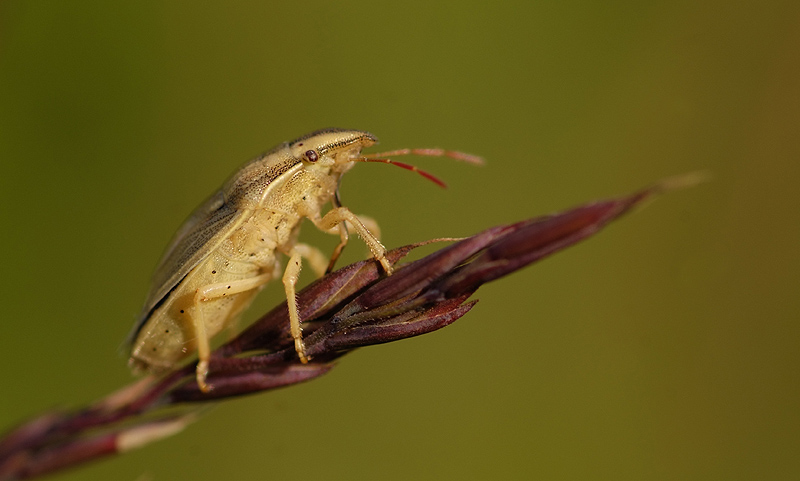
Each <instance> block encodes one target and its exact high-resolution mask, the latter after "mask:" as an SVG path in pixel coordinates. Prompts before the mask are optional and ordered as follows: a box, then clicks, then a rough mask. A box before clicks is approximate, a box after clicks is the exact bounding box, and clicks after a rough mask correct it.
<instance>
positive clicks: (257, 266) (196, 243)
mask: <svg viewBox="0 0 800 481" xmlns="http://www.w3.org/2000/svg"><path fill="white" fill-rule="evenodd" d="M376 142H377V139H376V138H375V137H374V136H373V135H372V134H370V133H368V132H363V131H358V130H345V129H326V130H320V131H317V132H313V133H311V134H309V135H306V136H304V137H301V138H299V139H297V140H294V141H292V142H288V143H284V144H281V145H279V146H277V147H276V148H274V149H272V150H271V151H269V152H267V153H265V154H263V155H261V156H259V157H257V158H255V159H253V160H252V161H250V162H248V163H247V164H245V165H244V166H243V167H242V168H240V169H239V171H238V172H236V173H235V174H234V175H233V176H232V177H231V178H230V179H229V180H228V181H227V182H226V183H225V185H223V187H222V188H221V189H220V190H219V191H218V192H216V193H215V194H214V195H212V196H211V197H210V198H209V199H208V200H206V201H205V202H204V203H203V204H202V205H200V207H198V208H197V209H196V210H195V211H194V213H192V215H191V216H190V217H189V219H188V220H186V222H185V223H184V224H183V226H182V227H181V228H180V229H179V230H178V232H177V233H176V234H175V237H174V238H173V240H172V242H171V243H170V245H169V247H168V248H167V251H166V253H165V254H164V256H163V257H162V259H161V262H160V263H159V265H158V267H157V269H156V272H155V275H154V277H153V284H152V287H151V290H150V293H149V294H148V296H147V301H146V302H145V305H144V308H143V310H142V315H141V317H140V320H139V322H137V323H136V325H135V326H134V328H133V330H132V332H131V335H130V338H129V339H130V341H131V357H130V360H129V364H130V366H131V367H132V368H133V369H134V370H137V371H141V370H148V371H154V372H158V371H161V370H165V369H168V368H172V367H175V366H176V365H177V364H178V363H180V362H181V361H182V360H183V359H184V358H186V357H187V356H189V355H190V354H192V353H193V352H194V351H195V350H196V351H197V356H198V363H197V383H198V385H199V386H200V388H201V389H203V390H204V391H205V390H208V389H209V386H208V385H207V384H206V382H205V379H206V376H207V373H208V362H209V357H210V352H211V348H210V339H211V338H213V337H214V336H215V335H217V334H218V333H219V332H220V331H222V330H223V329H224V328H225V327H227V326H229V325H230V324H231V323H233V322H234V321H235V320H236V319H237V317H238V316H239V314H241V313H242V311H244V310H245V309H246V308H247V307H248V306H249V305H250V303H251V302H252V301H253V299H254V297H255V295H256V294H257V293H258V291H259V290H261V288H263V287H264V285H266V284H267V283H268V282H269V281H271V280H273V279H275V278H277V277H279V276H280V273H281V264H280V254H284V255H286V256H288V257H289V261H288V263H287V266H286V269H285V271H284V273H283V277H282V279H283V285H284V289H285V291H286V299H287V301H288V306H289V318H290V323H291V333H292V337H293V338H294V341H295V348H296V349H297V354H298V356H299V357H300V359H301V360H302V361H303V362H307V361H308V358H307V356H306V354H305V347H304V344H303V338H302V330H301V326H300V317H299V314H298V307H297V303H296V296H295V286H296V284H297V280H298V277H299V274H300V266H301V264H300V261H301V259H306V260H307V261H308V262H309V264H310V265H311V267H312V268H313V269H314V270H315V271H316V272H317V274H319V275H322V274H323V273H324V272H325V269H326V266H330V267H332V266H333V263H334V262H335V260H336V258H337V257H338V255H339V253H340V252H341V250H342V248H343V247H344V246H345V244H346V243H347V239H348V228H350V229H352V230H353V231H355V232H356V233H357V234H358V235H359V236H360V237H361V238H362V239H363V240H364V242H365V243H366V244H367V247H368V248H369V250H370V252H371V253H372V256H373V257H374V258H375V259H376V260H377V261H378V262H380V264H381V265H382V266H383V269H384V271H385V272H386V273H387V274H391V271H392V267H391V265H390V264H389V263H388V261H387V260H386V258H385V252H386V250H385V248H384V247H383V245H382V244H381V243H380V241H379V240H378V238H377V237H376V235H375V234H374V233H373V232H374V231H376V228H377V226H375V225H374V223H373V222H371V221H369V220H368V219H366V218H359V217H357V216H356V215H354V214H353V213H352V212H351V211H350V210H349V209H348V208H347V207H343V206H341V205H340V203H339V200H338V186H339V182H340V180H341V177H342V175H343V174H344V173H345V172H347V171H348V170H350V169H351V168H352V167H353V166H354V165H355V164H356V163H357V162H386V163H392V164H396V165H399V166H400V167H403V168H407V169H410V170H414V171H416V172H418V173H420V174H421V175H423V176H425V177H427V178H428V179H430V180H433V181H434V182H437V183H439V184H442V182H441V181H439V180H438V179H436V178H435V177H433V176H431V175H430V174H428V173H426V172H423V171H421V170H419V169H417V168H416V167H413V166H409V165H406V164H401V163H399V162H393V161H391V160H388V159H385V158H383V157H385V156H389V155H405V154H417V155H431V156H447V157H453V158H456V159H460V160H464V161H467V162H472V163H480V162H481V160H480V159H479V158H477V157H474V156H471V155H467V154H463V153H460V152H453V151H445V150H440V149H404V150H397V151H392V152H384V153H380V154H371V155H362V154H361V150H362V149H363V148H365V147H369V146H371V145H373V144H375V143H376ZM328 203H330V204H331V205H332V208H331V209H330V210H329V211H328V212H326V213H325V214H324V215H323V213H322V209H323V207H324V206H325V205H326V204H328ZM305 218H307V219H309V220H310V221H311V222H312V223H313V224H314V225H315V226H317V228H319V229H321V230H322V231H325V232H329V233H332V234H338V235H339V236H340V238H341V241H340V243H339V245H338V246H337V247H336V249H335V250H334V253H333V255H332V257H331V260H330V263H328V260H327V258H326V257H325V256H324V255H323V254H322V253H321V252H320V251H319V250H318V249H316V248H314V247H312V246H309V245H306V244H302V243H299V242H298V241H297V239H298V234H299V227H300V224H301V221H302V220H303V219H305ZM365 224H368V225H370V227H372V231H371V230H370V229H369V228H368V227H367V225H365Z"/></svg>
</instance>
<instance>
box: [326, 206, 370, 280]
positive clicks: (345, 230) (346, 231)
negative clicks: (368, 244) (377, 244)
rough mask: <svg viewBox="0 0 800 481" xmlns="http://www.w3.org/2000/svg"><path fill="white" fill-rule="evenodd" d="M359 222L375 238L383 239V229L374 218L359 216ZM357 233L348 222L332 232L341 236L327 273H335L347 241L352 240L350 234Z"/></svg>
mask: <svg viewBox="0 0 800 481" xmlns="http://www.w3.org/2000/svg"><path fill="white" fill-rule="evenodd" d="M357 217H358V220H360V221H361V223H362V224H364V227H366V228H367V230H368V231H369V232H370V233H371V234H372V235H373V237H375V239H376V240H380V239H381V228H380V227H379V226H378V222H376V221H375V219H373V218H372V217H367V216H365V215H359V216H357ZM351 231H352V232H355V231H356V230H355V228H354V227H351V226H350V224H348V223H347V222H342V223H340V224H339V226H338V229H336V232H331V231H329V232H330V233H331V234H339V238H340V239H341V240H340V241H339V244H338V245H337V246H336V248H334V249H333V254H331V260H330V262H328V268H327V269H326V271H325V272H326V273H328V272H333V267H334V266H335V265H336V261H337V260H338V259H339V256H340V255H341V254H342V251H343V250H344V246H346V245H347V241H348V240H349V239H350V232H351Z"/></svg>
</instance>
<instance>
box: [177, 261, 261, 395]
mask: <svg viewBox="0 0 800 481" xmlns="http://www.w3.org/2000/svg"><path fill="white" fill-rule="evenodd" d="M272 278H273V276H272V273H271V272H268V273H266V274H261V275H259V276H255V277H250V278H248V279H241V280H237V281H231V282H221V283H218V284H209V285H207V286H203V287H201V288H199V289H197V290H196V291H195V294H194V307H195V309H193V311H194V315H193V316H191V317H192V324H193V326H194V330H195V335H196V336H197V369H196V375H197V385H198V387H200V390H201V391H203V392H208V391H209V390H210V388H209V386H208V384H206V376H208V361H209V359H210V358H211V344H210V342H209V339H208V334H207V333H206V323H205V320H204V319H203V309H202V306H201V303H203V302H206V301H210V300H213V299H218V298H220V297H226V296H232V295H234V294H239V293H242V292H246V291H249V290H252V289H255V288H257V287H259V286H262V285H264V284H266V283H267V282H269V281H270V280H272Z"/></svg>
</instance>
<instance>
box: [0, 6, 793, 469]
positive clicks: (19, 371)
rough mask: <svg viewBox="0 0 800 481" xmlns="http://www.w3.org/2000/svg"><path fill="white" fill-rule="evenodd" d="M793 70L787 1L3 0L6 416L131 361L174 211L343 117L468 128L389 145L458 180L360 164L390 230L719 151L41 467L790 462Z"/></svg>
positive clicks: (643, 178) (639, 176) (7, 422)
mask: <svg viewBox="0 0 800 481" xmlns="http://www.w3.org/2000/svg"><path fill="white" fill-rule="evenodd" d="M799 75H800V7H799V6H798V4H797V2H794V1H766V2H765V1H734V2H730V1H707V2H688V1H687V2H684V1H681V2H640V1H633V0H627V1H613V2H608V1H602V2H527V1H518V2H459V3H458V4H455V3H436V2H429V1H423V2H420V1H409V2H393V3H376V2H366V1H362V2H330V3H329V2H320V1H318V2H306V1H298V2H244V1H243V2H233V3H228V2H226V3H225V4H224V5H222V4H221V3H220V4H218V5H216V6H210V5H208V4H202V5H200V4H197V3H195V2H169V3H165V2H135V3H118V2H21V1H5V2H3V3H2V4H0V221H1V222H2V224H1V225H2V235H0V256H2V271H1V272H2V274H1V275H0V303H1V304H0V305H2V306H3V312H2V314H0V316H2V318H1V320H0V386H1V387H0V392H2V394H0V428H2V429H6V428H8V427H10V426H11V425H13V424H14V423H15V422H17V421H19V420H21V419H24V418H26V417H29V416H32V415H34V414H37V413H39V412H40V411H42V410H44V409H48V408H52V407H60V406H77V405H81V404H85V403H87V402H88V401H90V400H93V399H96V398H98V397H100V396H102V395H104V394H106V393H108V392H110V391H112V390H114V389H115V388H117V387H119V386H121V385H123V384H125V383H127V382H129V381H130V374H129V373H128V370H127V368H126V365H125V358H124V356H123V355H121V354H119V350H118V348H119V347H120V345H121V342H122V340H123V338H124V337H125V335H126V334H127V332H128V329H129V328H130V326H131V325H132V323H133V322H134V320H135V318H136V316H137V314H138V311H139V308H140V304H141V303H142V302H143V298H144V295H145V293H146V291H147V287H148V280H149V277H150V275H151V272H152V269H153V268H154V267H155V264H156V262H157V259H158V257H159V256H160V254H161V252H162V249H163V248H164V247H165V246H166V243H167V241H168V240H169V238H170V236H171V235H172V233H173V232H174V230H175V229H176V228H177V227H178V225H179V224H180V222H181V221H182V220H183V219H184V217H185V216H186V215H187V214H188V213H189V212H190V211H191V209H192V208H194V207H195V205H197V204H198V203H199V202H200V201H201V200H202V199H203V198H204V197H205V196H206V195H208V194H209V193H210V192H212V191H213V190H214V189H216V188H217V187H218V186H219V185H220V184H221V183H222V181H223V180H224V179H225V178H226V177H227V176H228V175H229V174H230V173H231V172H232V171H234V170H235V169H236V168H237V167H238V166H239V165H240V164H242V163H243V162H245V161H246V160H248V159H249V158H251V157H253V156H254V155H256V154H258V153H259V152H261V151H264V150H267V149H269V148H271V147H272V146H274V145H275V144H277V143H279V142H282V141H284V140H289V139H292V138H295V137H297V136H299V135H302V134H304V133H307V132H309V131H312V130H315V129H318V128H322V127H327V126H341V127H347V128H357V129H364V130H369V131H371V132H373V133H374V134H376V135H377V136H378V137H379V138H380V139H381V141H382V143H381V146H380V148H382V149H393V148H400V147H430V146H437V147H447V148H453V149H461V150H464V151H468V152H472V153H475V154H479V155H482V156H484V157H485V158H486V159H487V165H486V166H485V167H483V168H474V167H470V166H466V165H463V164H458V163H456V162H452V161H449V160H445V159H423V158H418V159H407V160H412V161H413V162H414V163H416V164H417V165H420V166H423V167H424V168H426V169H428V170H430V171H432V172H434V173H436V174H437V175H439V176H441V177H442V178H444V179H445V180H447V181H448V183H449V184H450V188H449V189H448V190H440V189H438V188H437V187H436V186H434V185H433V184H431V183H428V182H425V181H424V180H422V179H421V178H419V177H417V176H414V175H413V174H410V173H407V172H404V171H401V170H399V169H395V168H392V167H389V166H382V165H378V164H370V165H362V166H359V167H358V168H357V169H355V170H354V171H353V172H352V173H351V174H349V175H348V176H347V177H346V179H345V180H344V183H343V186H342V194H343V199H344V202H345V204H346V205H348V206H350V207H351V208H352V209H353V210H354V211H355V212H358V213H363V214H368V215H371V216H373V217H375V218H376V219H379V220H380V223H381V226H382V228H383V239H384V241H385V243H386V244H387V245H388V246H399V245H402V244H405V243H409V242H414V241H419V240H423V239H428V238H433V237H439V236H460V235H468V234H471V233H474V232H477V231H478V230H481V229H483V228H486V227H489V226H492V225H496V224H499V223H504V222H510V221H515V220H520V219H523V218H527V217H531V216H534V215H538V214H542V213H547V212H552V211H556V210H560V209H564V208H567V207H569V206H572V205H575V204H578V203H581V202H584V201H588V200H591V199H595V198H601V197H607V196H612V195H617V194H622V193H627V192H631V191H633V190H635V189H637V188H639V187H642V186H644V185H647V184H649V183H651V182H653V181H655V180H657V179H659V178H662V177H665V176H669V175H674V174H680V173H685V172H690V171H695V170H699V169H706V170H709V171H711V172H712V173H713V175H714V180H713V181H712V182H711V183H708V184H705V185H703V186H701V187H698V188H694V189H691V190H687V191H682V192H676V193H673V194H670V195H668V196H666V197H665V198H662V199H660V200H659V201H657V202H656V203H654V204H652V205H650V206H649V207H648V208H647V209H644V210H642V211H639V212H637V213H635V214H634V215H631V216H628V217H626V218H624V219H623V220H622V221H620V222H618V223H615V224H614V225H612V226H611V227H610V228H608V229H607V230H606V231H604V232H602V233H601V234H600V235H599V236H597V237H595V238H593V239H591V240H589V241H588V242H585V243H583V244H580V245H578V246H576V247H574V248H572V249H570V250H568V251H565V252H563V253H560V254H558V255H557V256H555V257H553V258H550V259H547V260H546V261H544V262H542V263H541V264H537V265H535V266H533V267H531V268H528V269H527V270H525V271H523V272H520V273H517V274H515V275H513V276H511V277H509V278H506V279H503V280H500V281H498V282H496V283H493V284H491V285H489V286H486V287H484V288H482V289H481V290H480V291H479V292H478V294H477V297H478V298H480V299H481V301H480V302H479V304H478V306H477V307H476V308H475V309H474V310H473V311H472V312H471V313H470V314H469V315H468V316H466V317H465V318H464V319H462V320H460V321H459V322H458V323H456V324H455V325H453V326H451V327H449V328H447V329H444V330H442V331H439V332H437V333H434V334H431V335H428V336H424V337H422V338H417V339H412V340H407V341H403V342H399V343H395V344H392V345H386V346H381V347H374V348H369V349H363V350H361V351H359V352H357V353H355V354H353V355H350V356H348V357H346V358H345V359H343V360H342V362H341V363H340V365H339V367H338V368H337V369H335V370H334V371H333V372H332V373H331V374H329V375H327V376H325V377H323V378H321V379H319V380H317V381H314V382H311V383H307V384H304V385H301V386H296V387H292V388H290V389H286V390H281V391H277V392H273V393H269V394H266V395H259V396H254V397H249V398H244V399H240V400H235V401H232V402H227V403H224V404H222V405H220V406H218V407H217V408H216V409H213V410H211V411H210V412H208V413H207V415H205V416H204V417H203V418H202V419H201V421H200V422H198V423H196V424H195V425H193V426H191V427H190V428H189V429H187V430H186V431H185V432H183V433H181V434H180V435H178V436H176V437H174V438H170V439H168V440H165V441H162V442H159V443H157V444H154V445H151V446H148V447H146V448H144V449H142V450H139V451H136V452H133V453H131V454H129V455H126V456H123V457H120V458H116V459H113V460H106V461H103V462H100V463H97V464H94V465H91V466H88V467H85V468H83V469H80V470H78V471H73V472H70V473H66V474H64V475H61V476H60V477H57V478H55V479H65V480H67V479H76V480H77V479H81V480H87V479H103V480H106V479H131V480H133V479H153V480H163V479H194V480H205V479H243V480H244V479H282V478H283V479H285V478H289V477H293V478H303V479H315V478H321V477H324V478H325V479H384V480H392V479H398V480H400V479H487V478H492V479H554V480H555V479H614V480H620V479H631V480H641V479H654V480H655V479H664V480H667V479H698V480H700V479H702V480H709V479H725V480H736V479H742V480H749V479H776V480H777V479H798V477H799V476H800V456H798V453H800V409H798V394H800V385H799V384H798V378H799V377H800V376H799V375H798V371H799V370H800V356H798V343H799V341H800V328H799V327H798V321H800V301H799V300H798V297H799V296H798V294H800V292H799V291H798V288H799V287H800V222H798V221H800V208H798V199H799V198H800V196H799V195H798V182H799V181H800V175H799V174H800V167H798V155H799V154H800V147H799V145H800V144H798V140H797V139H798V124H799V121H800V90H799V89H798V87H800V80H799ZM312 231H313V228H309V229H305V232H304V236H306V237H305V238H306V239H307V240H309V241H310V242H315V243H319V244H320V245H321V246H323V247H324V248H326V249H327V248H330V247H332V246H333V245H334V244H335V239H328V238H327V237H326V236H322V235H319V234H316V233H314V232H312ZM364 255H365V249H364V248H363V246H362V245H359V244H358V243H354V244H353V245H352V246H351V247H350V248H349V249H348V252H347V256H348V257H347V259H345V261H346V262H348V261H352V260H355V259H357V258H359V257H361V256H364ZM281 298H282V293H281V289H278V288H272V289H267V291H266V292H265V293H264V294H262V297H261V298H260V299H259V302H258V304H257V306H256V307H255V309H254V310H253V312H251V313H250V315H249V317H248V318H247V320H251V319H253V318H254V316H255V315H256V314H258V311H261V312H263V311H265V310H266V309H268V308H269V307H270V306H271V305H272V304H275V303H277V302H278V301H280V300H281Z"/></svg>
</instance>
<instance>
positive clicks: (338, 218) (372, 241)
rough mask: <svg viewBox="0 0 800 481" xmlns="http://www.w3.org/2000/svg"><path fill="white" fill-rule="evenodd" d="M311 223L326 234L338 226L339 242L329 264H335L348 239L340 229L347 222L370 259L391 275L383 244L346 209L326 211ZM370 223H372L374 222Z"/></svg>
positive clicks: (339, 208)
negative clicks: (369, 255)
mask: <svg viewBox="0 0 800 481" xmlns="http://www.w3.org/2000/svg"><path fill="white" fill-rule="evenodd" d="M367 219H368V221H372V219H369V218H367ZM311 221H312V222H313V223H314V225H315V226H317V228H318V229H320V230H323V231H326V232H327V231H330V230H331V229H333V228H334V227H336V226H340V227H339V235H340V236H341V241H340V242H339V245H338V246H337V247H336V249H335V250H334V255H333V257H332V258H331V264H333V263H334V262H336V258H337V257H338V256H339V253H340V252H341V251H342V249H343V248H344V246H345V245H346V244H347V240H348V238H349V236H348V233H347V230H348V229H345V228H343V227H341V225H342V223H344V222H347V223H348V225H351V226H352V229H353V230H354V231H356V233H357V234H358V235H359V236H360V237H361V238H362V239H364V242H365V243H366V244H367V247H368V248H369V251H370V252H371V253H372V257H374V258H375V260H377V261H378V262H380V263H381V266H383V270H384V271H385V272H386V274H387V275H391V274H392V265H391V264H389V261H388V260H386V248H385V247H383V244H381V242H380V241H379V240H378V238H377V237H376V236H375V235H374V234H373V233H372V232H370V230H369V229H367V227H366V226H365V225H364V223H363V222H361V219H359V217H358V216H357V215H355V214H353V213H352V212H351V211H350V209H348V208H347V207H336V208H334V209H331V210H330V211H328V213H327V214H325V215H324V216H323V217H322V218H321V219H311ZM372 222H373V223H374V221H372ZM376 225H377V224H376ZM329 268H330V265H329Z"/></svg>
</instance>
